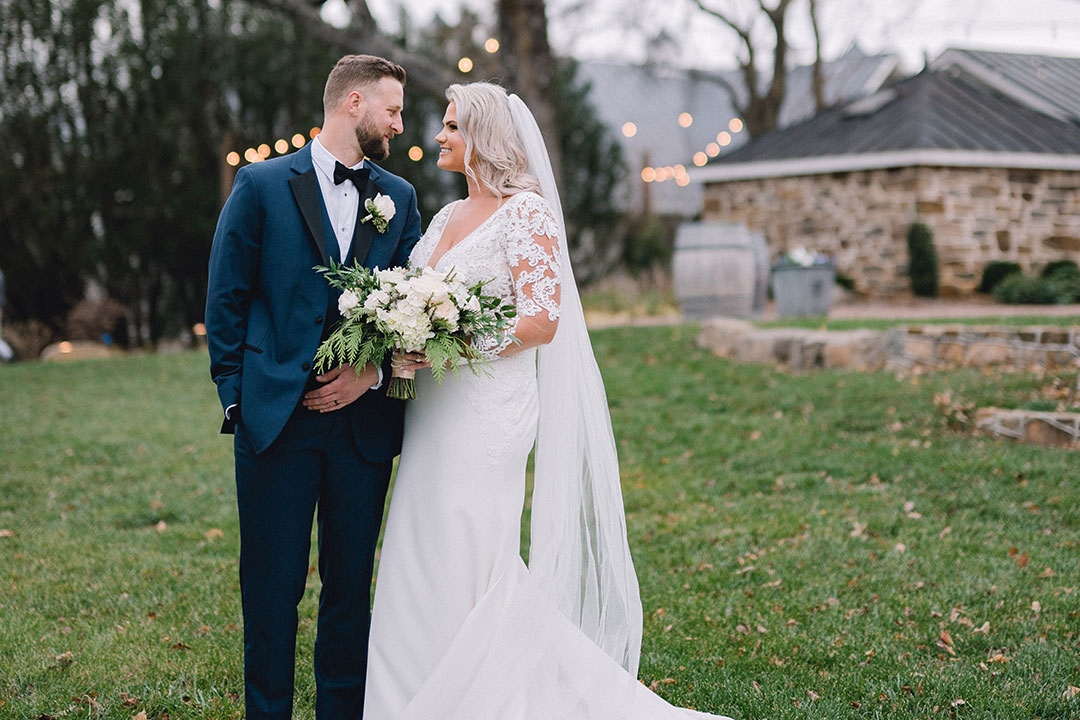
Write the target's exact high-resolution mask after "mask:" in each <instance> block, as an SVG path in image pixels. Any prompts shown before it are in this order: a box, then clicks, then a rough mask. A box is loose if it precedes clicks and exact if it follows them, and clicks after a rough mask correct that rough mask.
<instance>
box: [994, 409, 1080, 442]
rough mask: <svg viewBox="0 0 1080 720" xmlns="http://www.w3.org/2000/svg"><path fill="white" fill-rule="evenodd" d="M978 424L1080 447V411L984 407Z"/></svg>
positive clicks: (1029, 438)
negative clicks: (1041, 410)
mask: <svg viewBox="0 0 1080 720" xmlns="http://www.w3.org/2000/svg"><path fill="white" fill-rule="evenodd" d="M975 427H976V428H977V429H979V430H982V431H984V432H989V433H993V434H994V435H1001V436H1003V437H1008V438H1013V439H1016V440H1021V441H1023V442H1027V443H1032V444H1035V445H1049V446H1053V447H1068V448H1074V449H1075V448H1080V413H1067V412H1040V411H1036V410H1002V409H1000V408H980V409H979V410H977V411H976V412H975Z"/></svg>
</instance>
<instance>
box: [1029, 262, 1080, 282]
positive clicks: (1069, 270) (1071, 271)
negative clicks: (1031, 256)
mask: <svg viewBox="0 0 1080 720" xmlns="http://www.w3.org/2000/svg"><path fill="white" fill-rule="evenodd" d="M1039 275H1040V277H1044V278H1057V277H1059V276H1060V277H1080V265H1077V264H1076V263H1074V262H1073V261H1072V260H1055V261H1053V262H1051V263H1047V264H1046V267H1044V268H1043V269H1042V272H1041V273H1039Z"/></svg>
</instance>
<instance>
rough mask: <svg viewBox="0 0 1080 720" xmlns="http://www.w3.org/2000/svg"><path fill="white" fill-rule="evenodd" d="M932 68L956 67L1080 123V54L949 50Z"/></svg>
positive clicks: (1033, 106) (1040, 109)
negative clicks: (1074, 55)
mask: <svg viewBox="0 0 1080 720" xmlns="http://www.w3.org/2000/svg"><path fill="white" fill-rule="evenodd" d="M930 67H931V69H934V70H941V69H956V70H959V71H961V72H963V73H964V74H967V75H970V76H971V77H973V78H975V79H977V80H979V81H980V82H983V83H985V84H986V85H988V86H990V87H992V88H994V89H995V90H997V91H998V92H1000V93H1003V94H1005V95H1007V96H1009V97H1011V98H1013V99H1014V100H1017V101H1019V102H1022V103H1024V104H1025V105H1028V106H1030V107H1032V108H1034V109H1036V110H1039V111H1040V112H1044V113H1045V114H1047V115H1050V116H1052V117H1057V118H1059V119H1061V120H1072V121H1075V122H1080V57H1054V56H1050V55H1035V54H1031V53H1007V52H990V51H985V50H965V49H950V50H946V51H945V52H943V53H942V54H941V55H940V56H938V58H937V59H935V60H934V62H933V63H931V65H930Z"/></svg>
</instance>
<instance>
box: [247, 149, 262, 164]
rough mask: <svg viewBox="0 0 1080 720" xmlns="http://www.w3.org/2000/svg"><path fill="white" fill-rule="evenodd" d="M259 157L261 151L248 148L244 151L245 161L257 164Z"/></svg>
mask: <svg viewBox="0 0 1080 720" xmlns="http://www.w3.org/2000/svg"><path fill="white" fill-rule="evenodd" d="M257 157H259V151H258V150H256V149H255V148H248V149H247V150H245V151H244V159H245V160H247V161H248V162H255V158H257Z"/></svg>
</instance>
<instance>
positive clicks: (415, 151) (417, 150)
mask: <svg viewBox="0 0 1080 720" xmlns="http://www.w3.org/2000/svg"><path fill="white" fill-rule="evenodd" d="M423 157H424V149H423V148H422V147H420V146H419V145H413V146H412V147H411V148H409V159H410V160H412V161H413V162H420V159H421V158H423Z"/></svg>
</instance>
